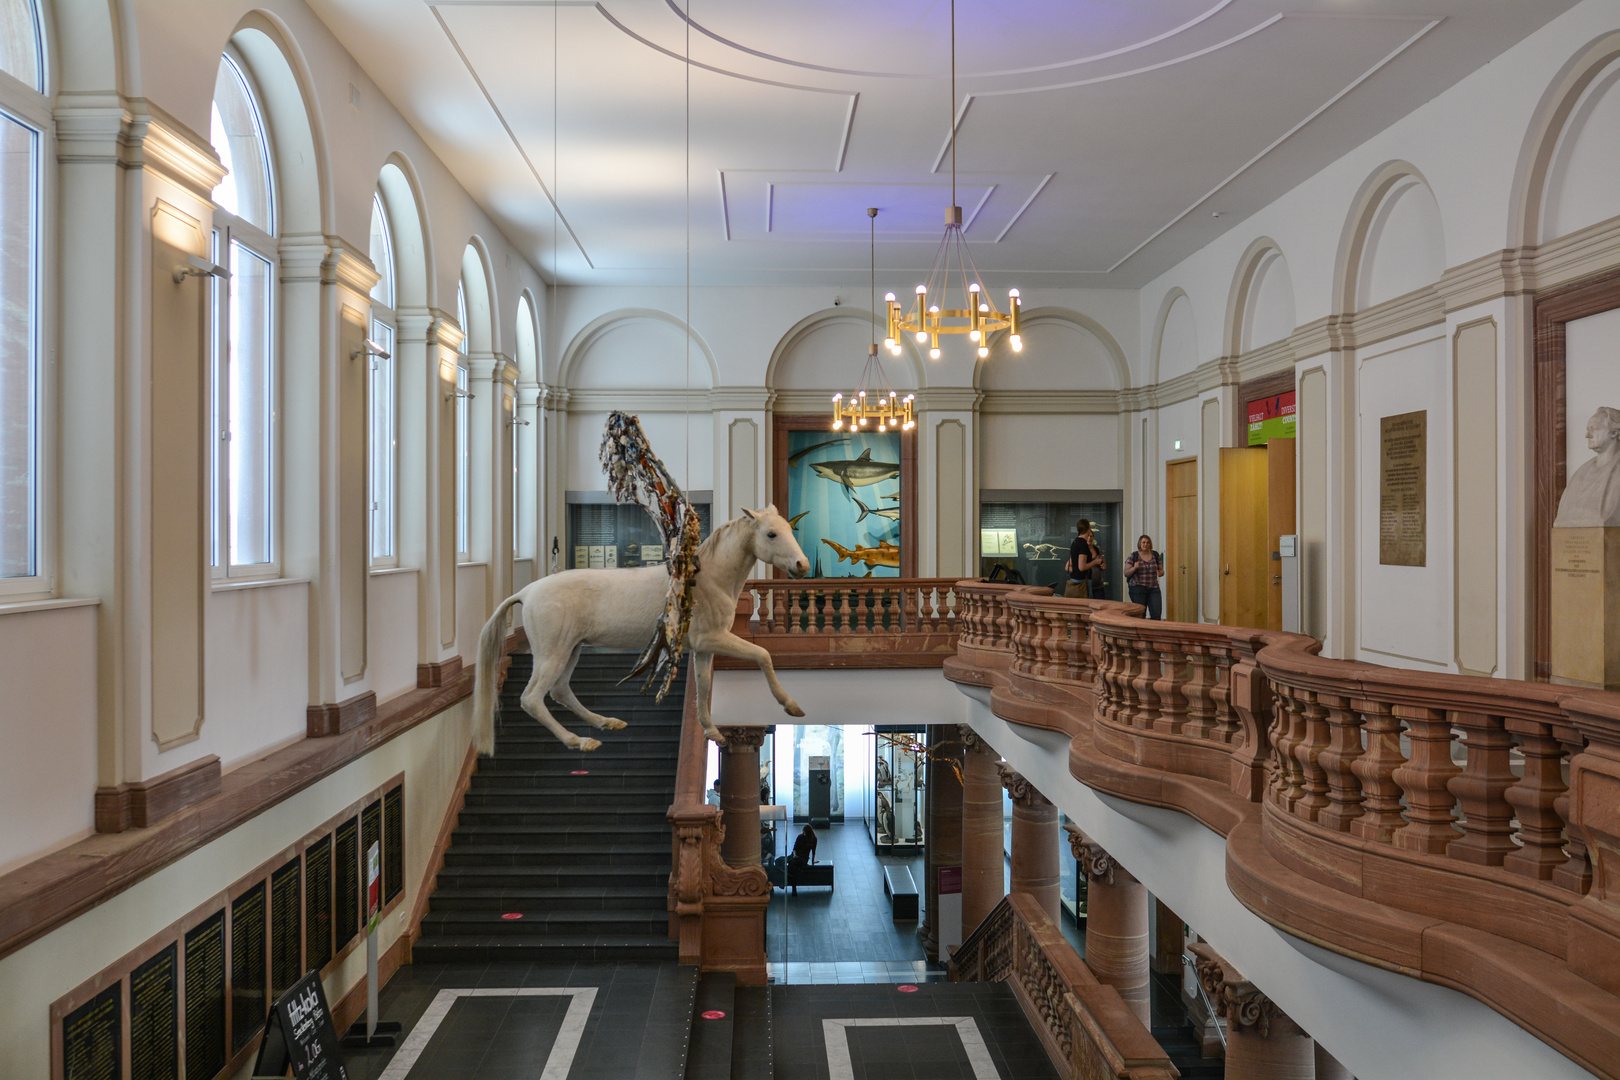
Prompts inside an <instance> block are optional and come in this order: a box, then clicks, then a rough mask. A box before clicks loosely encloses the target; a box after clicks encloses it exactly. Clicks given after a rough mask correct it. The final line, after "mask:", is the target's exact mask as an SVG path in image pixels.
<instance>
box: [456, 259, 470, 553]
mask: <svg viewBox="0 0 1620 1080" xmlns="http://www.w3.org/2000/svg"><path fill="white" fill-rule="evenodd" d="M456 321H457V322H458V323H460V325H461V335H462V336H461V344H460V345H457V346H456V351H457V352H458V353H460V355H459V356H457V357H456V558H457V559H458V560H459V561H461V562H470V561H471V560H472V438H471V420H472V415H471V410H470V409H469V408H468V404H469V402H470V400H471V398H472V395H471V394H470V393H468V391H467V366H468V360H467V333H468V330H467V283H466V282H465V281H462V282H457V283H456Z"/></svg>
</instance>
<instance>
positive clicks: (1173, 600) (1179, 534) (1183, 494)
mask: <svg viewBox="0 0 1620 1080" xmlns="http://www.w3.org/2000/svg"><path fill="white" fill-rule="evenodd" d="M1164 490H1165V497H1164V498H1165V504H1164V527H1165V530H1166V533H1167V535H1166V536H1165V538H1164V575H1165V576H1164V585H1165V594H1166V595H1165V611H1164V614H1165V617H1166V618H1167V619H1169V620H1170V621H1172V622H1197V621H1198V459H1197V458H1188V459H1187V460H1185V461H1172V462H1170V463H1169V464H1167V465H1166V466H1165V467H1164Z"/></svg>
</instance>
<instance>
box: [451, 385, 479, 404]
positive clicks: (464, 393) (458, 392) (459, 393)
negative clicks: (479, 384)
mask: <svg viewBox="0 0 1620 1080" xmlns="http://www.w3.org/2000/svg"><path fill="white" fill-rule="evenodd" d="M477 396H478V395H477V394H474V393H473V392H472V391H471V390H463V389H462V388H461V387H459V386H458V387H456V388H455V389H453V390H446V391H445V392H444V400H446V401H451V400H453V399H455V398H458V397H464V398H466V399H467V400H468V401H471V400H472V399H473V398H475V397H477Z"/></svg>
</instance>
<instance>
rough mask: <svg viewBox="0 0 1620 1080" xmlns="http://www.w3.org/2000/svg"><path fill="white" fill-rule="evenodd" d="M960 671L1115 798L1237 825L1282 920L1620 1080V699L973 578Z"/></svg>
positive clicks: (1231, 833) (1247, 858)
mask: <svg viewBox="0 0 1620 1080" xmlns="http://www.w3.org/2000/svg"><path fill="white" fill-rule="evenodd" d="M957 594H958V596H959V597H963V598H964V600H963V605H962V606H963V615H962V618H961V621H962V627H963V628H962V633H961V637H960V644H959V648H958V654H957V656H956V657H954V658H952V659H951V660H949V661H947V662H946V664H945V674H946V676H947V677H948V678H951V679H953V680H955V681H957V682H960V683H964V684H969V685H976V686H981V687H988V688H989V689H990V690H991V699H990V705H991V709H992V710H993V711H994V712H995V713H996V714H997V715H999V716H1001V717H1002V718H1003V719H1006V720H1008V721H1009V722H1012V723H1017V724H1023V725H1026V726H1031V727H1040V728H1047V729H1050V730H1059V731H1064V732H1066V733H1068V734H1069V735H1070V736H1071V743H1070V761H1069V767H1070V771H1071V773H1073V775H1074V776H1075V777H1076V778H1078V779H1079V780H1081V781H1082V782H1083V783H1085V784H1087V785H1088V786H1090V787H1092V788H1093V789H1095V790H1098V791H1102V792H1106V793H1109V794H1112V795H1115V796H1117V797H1120V798H1123V799H1127V800H1132V801H1136V802H1142V803H1148V804H1151V805H1158V806H1165V807H1169V808H1171V809H1177V810H1181V811H1182V812H1185V813H1187V814H1189V815H1191V816H1193V817H1195V818H1197V819H1198V820H1200V821H1202V822H1203V823H1204V824H1205V825H1207V826H1209V827H1210V828H1212V829H1214V830H1216V831H1217V832H1219V833H1221V834H1223V835H1225V836H1226V837H1227V858H1228V873H1227V880H1228V883H1229V884H1230V885H1231V887H1232V889H1233V892H1234V893H1235V894H1236V895H1237V897H1238V899H1239V900H1241V901H1242V902H1243V903H1244V904H1246V905H1247V906H1248V907H1250V908H1251V909H1253V910H1254V911H1256V912H1257V913H1258V914H1260V915H1261V916H1262V917H1263V918H1265V919H1267V920H1268V921H1270V922H1272V923H1273V924H1275V925H1278V926H1280V927H1283V928H1284V929H1287V930H1290V931H1291V932H1293V933H1295V934H1297V935H1298V936H1300V937H1303V938H1306V939H1308V940H1313V941H1317V942H1320V943H1322V944H1324V945H1326V946H1328V947H1330V948H1334V949H1337V950H1338V951H1341V952H1344V953H1346V954H1348V955H1352V956H1355V957H1356V958H1358V959H1361V960H1364V961H1367V962H1370V963H1374V964H1378V965H1381V966H1384V967H1387V968H1390V969H1392V970H1397V971H1401V972H1404V973H1406V974H1411V975H1416V976H1417V977H1419V978H1423V979H1426V980H1429V981H1433V982H1438V983H1442V984H1444V985H1448V986H1452V987H1455V988H1458V989H1461V990H1463V991H1464V992H1466V993H1469V994H1471V995H1473V996H1475V997H1477V998H1479V999H1480V1000H1482V1001H1485V1002H1486V1003H1487V1004H1489V1005H1491V1006H1492V1007H1494V1008H1496V1009H1497V1010H1498V1011H1500V1012H1502V1013H1503V1014H1504V1015H1506V1016H1508V1017H1510V1018H1511V1019H1513V1020H1514V1021H1515V1022H1516V1023H1518V1024H1520V1025H1521V1026H1523V1027H1525V1028H1527V1029H1529V1030H1530V1031H1532V1032H1533V1033H1535V1034H1536V1035H1537V1036H1538V1037H1540V1038H1541V1039H1543V1040H1544V1041H1546V1042H1548V1043H1549V1044H1551V1045H1553V1046H1555V1047H1557V1048H1558V1049H1559V1050H1560V1051H1562V1052H1563V1053H1565V1054H1566V1055H1568V1056H1570V1057H1571V1058H1573V1059H1575V1060H1576V1061H1578V1062H1580V1063H1581V1064H1582V1065H1583V1066H1585V1067H1586V1068H1588V1069H1591V1070H1593V1071H1595V1072H1597V1073H1598V1074H1599V1075H1602V1076H1607V1077H1620V694H1614V693H1605V692H1601V691H1590V690H1576V689H1573V688H1569V687H1559V686H1552V685H1549V684H1545V683H1530V682H1519V681H1514V680H1506V679H1484V678H1474V677H1468V676H1459V675H1449V674H1443V673H1431V672H1418V671H1411V670H1406V669H1397V668H1387V667H1382V666H1379V665H1376V664H1368V663H1361V662H1353V661H1344V660H1332V659H1328V658H1325V657H1322V656H1321V655H1319V653H1320V649H1321V645H1320V643H1319V642H1317V641H1315V640H1314V639H1311V638H1309V637H1304V636H1302V635H1298V634H1284V633H1277V632H1272V631H1262V630H1253V629H1242V628H1236V627H1228V626H1218V625H1208V624H1189V623H1171V622H1149V621H1146V620H1143V619H1141V618H1140V617H1138V616H1139V614H1140V609H1139V608H1134V607H1133V606H1131V605H1127V604H1119V603H1113V602H1109V601H1094V600H1065V599H1061V598H1056V597H1051V596H1043V595H1038V594H1033V593H1032V592H1031V591H1030V590H1028V589H1020V588H1018V587H1008V586H1004V585H990V584H985V583H977V582H969V583H963V584H962V585H959V586H958V589H957Z"/></svg>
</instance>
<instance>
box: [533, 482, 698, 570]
mask: <svg viewBox="0 0 1620 1080" xmlns="http://www.w3.org/2000/svg"><path fill="white" fill-rule="evenodd" d="M584 494H589V495H592V496H597V493H595V492H590V493H576V492H569V496H570V498H569V502H568V551H567V552H566V553H565V554H566V555H567V556H568V558H567V560H566V565H567V567H568V568H570V569H575V570H580V569H584V568H586V567H594V568H607V567H615V566H645V565H647V564H648V563H661V562H663V561H664V560H665V559H666V558H667V557H668V554H667V553H666V552H665V551H664V541H663V539H662V538H661V537H660V536H659V535H658V526H656V525H654V524H653V519H652V517H651V516H650V515H649V514H648V513H647V511H645V510H643V509H642V508H641V507H640V506H639V505H637V504H634V503H631V504H627V505H626V504H620V503H615V502H611V501H606V500H607V496H606V495H600V496H598V498H599V499H600V500H602V501H597V500H596V499H593V500H592V501H584V500H583V499H580V500H578V501H576V496H577V495H584ZM692 507H693V509H695V510H696V511H697V515H698V528H699V531H700V532H701V533H702V535H704V536H708V535H709V504H708V503H707V502H694V503H693V504H692Z"/></svg>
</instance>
